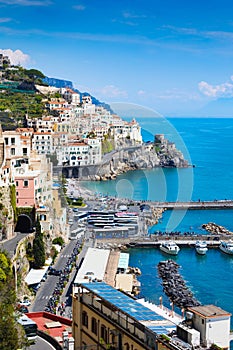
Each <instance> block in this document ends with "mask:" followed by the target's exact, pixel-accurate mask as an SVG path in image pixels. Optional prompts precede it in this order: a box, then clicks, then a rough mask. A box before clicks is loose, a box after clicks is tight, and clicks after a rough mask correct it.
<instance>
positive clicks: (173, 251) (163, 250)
mask: <svg viewBox="0 0 233 350" xmlns="http://www.w3.org/2000/svg"><path fill="white" fill-rule="evenodd" d="M159 249H160V250H162V252H164V253H166V254H169V255H177V254H178V253H179V250H169V249H167V248H166V247H159Z"/></svg>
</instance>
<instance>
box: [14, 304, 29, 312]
mask: <svg viewBox="0 0 233 350" xmlns="http://www.w3.org/2000/svg"><path fill="white" fill-rule="evenodd" d="M17 310H18V311H19V312H22V313H24V314H27V313H28V312H29V310H28V307H27V306H24V305H20V304H19V305H18V306H17Z"/></svg>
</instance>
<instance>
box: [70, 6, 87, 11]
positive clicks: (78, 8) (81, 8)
mask: <svg viewBox="0 0 233 350" xmlns="http://www.w3.org/2000/svg"><path fill="white" fill-rule="evenodd" d="M73 8H74V9H75V10H78V11H83V10H85V9H86V7H85V6H84V5H75V6H73Z"/></svg>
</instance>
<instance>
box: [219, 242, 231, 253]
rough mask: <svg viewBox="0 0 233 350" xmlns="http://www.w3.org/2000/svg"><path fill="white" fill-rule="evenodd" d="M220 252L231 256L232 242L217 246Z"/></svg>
mask: <svg viewBox="0 0 233 350" xmlns="http://www.w3.org/2000/svg"><path fill="white" fill-rule="evenodd" d="M219 248H220V250H221V251H222V252H224V253H226V254H231V255H233V242H232V241H228V242H225V241H222V242H221V243H220V246H219Z"/></svg>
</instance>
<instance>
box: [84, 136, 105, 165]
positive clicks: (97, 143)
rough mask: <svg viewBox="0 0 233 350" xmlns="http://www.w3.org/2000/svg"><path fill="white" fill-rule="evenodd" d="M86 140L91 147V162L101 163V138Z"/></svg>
mask: <svg viewBox="0 0 233 350" xmlns="http://www.w3.org/2000/svg"><path fill="white" fill-rule="evenodd" d="M85 142H86V143H87V144H88V145H89V146H90V147H89V161H90V163H89V164H99V163H100V162H101V159H102V147H101V140H100V139H99V138H93V139H91V138H88V139H85Z"/></svg>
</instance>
